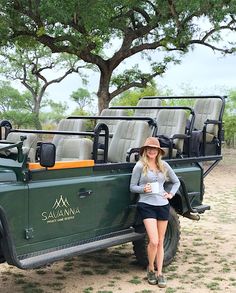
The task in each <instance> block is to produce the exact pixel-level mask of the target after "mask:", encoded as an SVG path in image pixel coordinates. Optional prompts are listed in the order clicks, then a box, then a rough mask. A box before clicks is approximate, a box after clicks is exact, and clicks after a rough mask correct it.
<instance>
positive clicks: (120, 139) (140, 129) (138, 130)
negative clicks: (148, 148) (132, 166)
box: [108, 120, 152, 163]
mask: <svg viewBox="0 0 236 293" xmlns="http://www.w3.org/2000/svg"><path fill="white" fill-rule="evenodd" d="M151 134H152V128H151V127H150V126H149V124H148V123H147V122H146V121H140V120H139V121H137V120H129V121H128V120H123V121H120V122H119V123H118V124H117V127H116V130H115V133H114V135H113V139H112V141H111V144H110V146H109V148H108V161H109V162H113V163H120V162H126V156H127V152H128V151H129V150H130V149H132V148H139V147H140V146H142V145H143V144H144V142H145V140H146V138H147V137H149V136H151ZM130 161H135V159H134V157H133V156H132V157H131V160H130Z"/></svg>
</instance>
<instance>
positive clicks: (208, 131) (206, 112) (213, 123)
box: [191, 98, 223, 156]
mask: <svg viewBox="0 0 236 293" xmlns="http://www.w3.org/2000/svg"><path fill="white" fill-rule="evenodd" d="M222 107H223V103H222V100H221V99H219V98H205V99H197V100H196V102H195V104H194V112H195V121H194V131H193V132H192V143H191V144H192V147H191V151H192V154H193V155H195V156H199V155H200V154H201V153H202V154H203V152H205V148H206V146H205V145H203V144H204V143H205V144H210V143H213V144H214V139H215V140H216V141H215V149H216V148H217V145H218V144H219V143H218V141H217V140H219V139H220V134H219V129H220V127H219V124H220V123H221V122H222V117H221V115H222ZM203 142H204V143H203ZM216 152H217V151H216V150H215V151H214V153H216Z"/></svg>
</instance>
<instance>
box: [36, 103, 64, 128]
mask: <svg viewBox="0 0 236 293" xmlns="http://www.w3.org/2000/svg"><path fill="white" fill-rule="evenodd" d="M47 106H49V107H50V111H49V112H41V113H40V121H41V122H42V123H44V124H45V123H49V122H53V123H56V124H58V123H59V121H60V120H61V119H63V118H65V117H66V111H67V110H68V108H69V107H68V105H67V103H66V102H64V103H62V102H58V103H56V102H54V101H53V100H47Z"/></svg>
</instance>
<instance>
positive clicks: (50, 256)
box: [19, 232, 144, 269]
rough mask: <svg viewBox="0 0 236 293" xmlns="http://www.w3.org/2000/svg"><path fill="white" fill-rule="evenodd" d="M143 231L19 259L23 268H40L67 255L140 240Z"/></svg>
mask: <svg viewBox="0 0 236 293" xmlns="http://www.w3.org/2000/svg"><path fill="white" fill-rule="evenodd" d="M143 235H144V234H142V233H136V232H131V233H128V234H127V233H126V234H124V235H118V236H117V235H116V236H113V237H110V238H106V239H101V240H96V241H93V242H88V243H85V244H80V245H76V246H72V247H68V248H62V249H57V250H54V251H50V252H46V253H43V254H40V255H36V256H31V257H29V258H25V259H21V260H19V264H20V266H19V267H20V268H21V269H32V268H38V267H40V266H45V265H47V264H49V263H52V262H54V261H58V260H62V259H64V258H66V257H72V256H75V255H81V254H85V253H88V252H93V251H96V250H101V249H104V248H108V247H111V246H115V245H119V244H123V243H126V242H131V241H134V240H138V239H140V238H142V237H143Z"/></svg>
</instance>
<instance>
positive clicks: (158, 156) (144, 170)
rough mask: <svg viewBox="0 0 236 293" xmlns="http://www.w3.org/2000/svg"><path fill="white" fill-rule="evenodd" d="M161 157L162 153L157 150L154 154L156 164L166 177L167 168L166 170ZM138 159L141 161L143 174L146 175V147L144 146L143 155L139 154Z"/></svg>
mask: <svg viewBox="0 0 236 293" xmlns="http://www.w3.org/2000/svg"><path fill="white" fill-rule="evenodd" d="M161 158H162V155H161V152H160V151H159V152H158V155H157V156H156V159H155V161H156V166H157V168H158V169H159V170H160V171H161V172H162V173H163V174H164V176H165V179H167V175H166V173H167V170H166V168H165V166H164V164H163V161H162V159H161ZM140 161H141V162H142V163H143V174H144V175H145V176H146V175H147V171H148V157H147V149H146V148H145V149H144V151H143V155H142V156H141V158H140Z"/></svg>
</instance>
